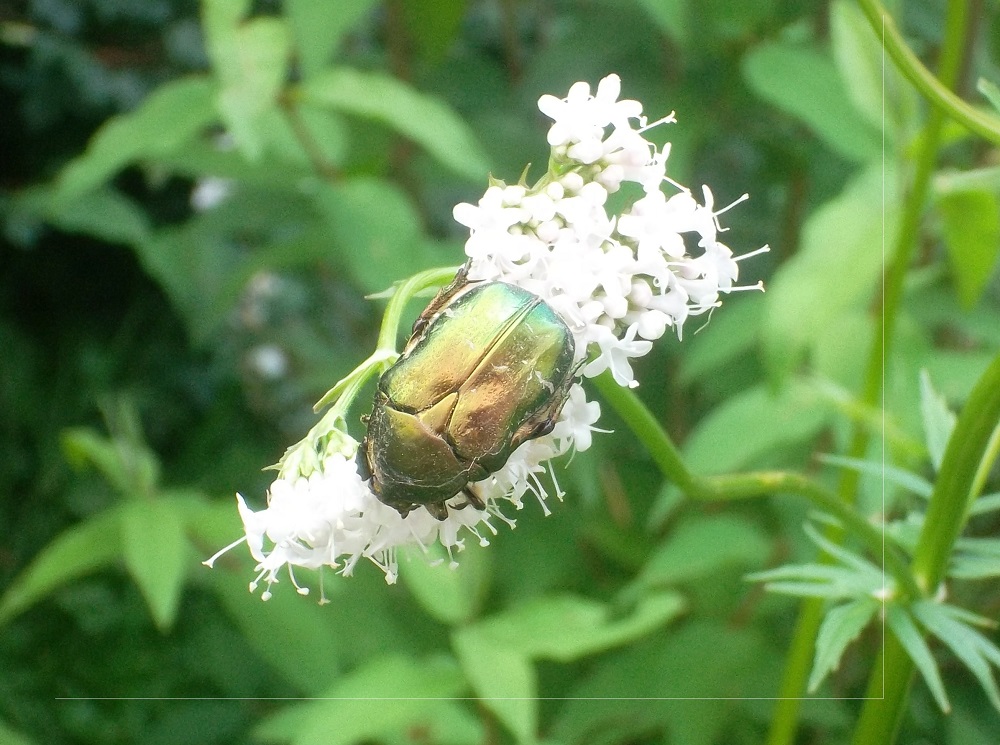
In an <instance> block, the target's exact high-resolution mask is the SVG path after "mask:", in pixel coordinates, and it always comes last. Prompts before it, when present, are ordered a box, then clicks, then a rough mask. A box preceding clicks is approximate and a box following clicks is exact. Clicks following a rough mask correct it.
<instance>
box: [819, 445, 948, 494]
mask: <svg viewBox="0 0 1000 745" xmlns="http://www.w3.org/2000/svg"><path fill="white" fill-rule="evenodd" d="M819 460H820V461H821V462H823V463H827V464H829V465H831V466H840V467H841V468H847V469H850V470H852V471H856V472H857V473H866V474H869V475H871V476H879V477H883V476H884V477H885V480H886V481H887V482H888V483H891V484H895V485H896V486H898V487H900V488H902V489H905V490H906V491H908V492H910V493H911V494H916V495H917V496H918V497H924V498H929V497H930V496H931V492H932V491H933V490H934V485H933V484H932V483H931V482H930V481H928V480H927V479H925V478H924V477H923V476H920V475H919V474H916V473H913V472H912V471H907V470H906V469H903V468H899V467H897V466H887V465H885V464H883V463H877V462H875V461H869V460H862V459H861V458H848V457H845V456H841V455H827V454H825V453H823V454H821V455H820V456H819Z"/></svg>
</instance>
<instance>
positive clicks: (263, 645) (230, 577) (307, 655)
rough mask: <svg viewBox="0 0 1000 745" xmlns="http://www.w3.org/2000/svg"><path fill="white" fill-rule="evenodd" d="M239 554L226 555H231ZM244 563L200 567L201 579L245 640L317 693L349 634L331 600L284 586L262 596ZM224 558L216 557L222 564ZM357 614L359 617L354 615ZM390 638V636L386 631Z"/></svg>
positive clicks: (331, 675)
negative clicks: (237, 569) (235, 568)
mask: <svg viewBox="0 0 1000 745" xmlns="http://www.w3.org/2000/svg"><path fill="white" fill-rule="evenodd" d="M236 558H238V557H230V558H229V561H234V560H235V559H236ZM240 564H245V566H244V571H243V572H242V573H240V574H237V573H234V572H228V571H225V570H223V569H222V568H216V569H205V570H204V571H203V572H202V573H201V577H200V579H202V581H205V582H208V583H210V584H211V587H212V588H213V590H214V591H215V594H216V596H217V597H218V598H219V599H220V600H221V601H222V604H223V606H224V607H225V609H226V611H227V613H228V615H229V617H230V619H232V622H233V624H234V625H235V626H236V628H237V629H238V630H239V632H240V634H241V635H242V636H243V637H244V638H245V639H246V641H247V643H248V644H249V645H250V646H251V647H252V648H253V649H254V650H255V651H256V652H257V653H258V654H259V655H260V657H261V658H262V659H264V660H266V661H267V662H269V663H270V664H271V666H272V667H273V668H274V669H275V670H276V671H278V672H279V673H280V674H281V675H282V676H283V677H284V679H285V680H287V681H288V682H289V683H290V684H291V685H293V686H295V689H296V691H298V692H301V693H303V694H305V695H307V696H318V695H320V694H321V692H322V691H323V690H325V689H326V687H327V686H329V685H330V683H331V681H333V680H334V679H335V678H336V677H337V674H338V672H339V671H340V668H341V662H340V652H341V650H342V648H343V646H344V645H345V644H348V643H349V640H348V639H347V638H346V637H345V635H344V634H339V633H337V631H336V629H337V628H338V626H337V623H336V621H335V617H332V616H331V613H330V608H331V606H321V605H318V604H317V603H313V602H309V601H306V600H304V599H303V598H302V597H301V596H300V595H298V594H296V593H295V592H293V591H292V589H291V588H287V589H286V590H285V591H283V592H278V591H277V589H276V590H275V592H274V595H273V596H272V597H271V599H270V600H268V601H267V602H264V601H263V600H261V599H260V597H259V596H258V595H254V594H251V593H250V592H249V591H248V590H247V585H246V578H247V577H251V578H252V577H253V574H252V573H251V570H252V569H253V564H250V563H248V562H240ZM222 565H223V562H217V564H216V566H217V567H221V566H222ZM359 618H364V617H363V615H359ZM364 620H365V621H366V622H367V624H368V625H367V626H366V625H365V624H364V623H359V624H358V627H359V628H369V629H372V628H376V625H375V624H374V623H373V619H364ZM389 638H390V640H391V636H390V637H389Z"/></svg>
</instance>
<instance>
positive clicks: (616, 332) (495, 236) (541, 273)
mask: <svg viewBox="0 0 1000 745" xmlns="http://www.w3.org/2000/svg"><path fill="white" fill-rule="evenodd" d="M620 89H621V81H620V80H619V79H618V76H617V75H609V76H608V77H606V78H604V79H603V80H602V81H601V82H600V85H598V87H597V94H596V95H594V96H592V95H591V94H590V86H588V85H587V84H586V83H576V84H575V85H574V86H573V87H572V88H570V91H569V95H568V96H567V97H566V98H565V99H558V98H555V97H554V96H542V97H541V99H539V101H538V108H539V109H541V111H542V112H543V113H544V114H545V115H546V116H548V117H550V118H551V119H552V120H553V124H552V127H551V128H550V129H549V134H548V141H549V145H551V146H552V160H551V162H550V165H549V173H548V174H547V175H546V177H545V178H543V179H542V180H541V181H540V182H539V183H538V184H537V185H536V186H534V187H532V188H527V187H525V186H523V185H515V186H507V185H504V184H495V185H493V186H491V187H490V188H489V189H488V190H487V191H486V193H485V194H484V195H483V198H482V199H480V200H479V204H478V205H475V206H474V205H471V204H460V205H458V206H457V207H455V219H456V220H457V221H458V222H460V223H462V224H463V225H465V226H466V227H468V228H469V229H470V230H471V231H472V237H471V238H470V239H469V241H468V243H466V253H467V254H468V256H469V258H470V260H471V267H470V270H469V277H470V278H471V279H488V280H496V279H499V280H503V281H505V282H510V283H512V284H516V285H520V286H521V287H524V288H525V289H527V290H530V291H531V292H533V293H535V294H536V295H538V296H539V297H541V298H542V299H544V300H545V301H546V302H548V303H549V304H550V305H551V306H552V307H553V308H555V309H556V310H558V311H559V312H560V313H561V314H562V315H563V316H564V317H565V318H566V320H567V322H568V323H569V325H570V328H571V329H572V330H573V332H574V335H575V336H576V343H577V349H579V350H587V352H588V353H589V354H590V358H591V361H590V362H589V363H588V364H587V366H586V367H585V368H584V370H583V374H584V375H585V376H587V377H593V376H595V375H599V374H600V373H602V372H604V371H605V370H607V369H610V370H611V373H612V374H613V376H614V378H615V380H616V381H617V382H618V384H619V385H627V386H632V387H634V386H636V385H638V383H637V382H636V380H635V378H634V376H633V373H632V368H631V365H630V364H629V358H633V357H641V356H642V355H644V354H646V353H647V352H649V350H650V349H651V348H652V344H651V343H650V342H651V341H652V340H655V339H658V338H660V337H661V336H663V334H664V332H665V331H666V329H667V328H668V327H671V328H673V329H675V331H676V333H677V336H678V338H679V337H680V336H681V331H682V328H683V325H684V321H685V320H687V318H688V317H689V316H693V315H698V314H700V313H704V312H706V311H708V310H711V309H712V308H715V307H716V306H718V305H719V304H720V303H719V293H720V292H730V291H732V290H733V289H744V288H734V286H733V283H734V282H735V280H736V278H737V275H738V269H737V265H736V262H737V261H738V260H739V259H734V258H733V252H732V251H731V250H730V249H729V248H728V247H726V246H725V245H724V244H722V243H721V242H719V240H718V238H717V236H718V232H719V226H718V223H717V221H716V215H718V214H720V213H721V212H724V211H725V210H720V211H719V212H715V211H713V198H712V193H711V192H710V191H709V190H708V188H707V187H704V198H705V204H704V205H701V204H698V202H696V201H695V199H694V198H693V197H692V196H691V193H690V192H689V191H688V190H687V189H684V188H683V187H681V186H679V185H678V184H676V183H675V182H674V181H672V180H670V179H669V178H667V176H666V161H667V155H668V153H669V149H668V147H665V148H663V149H662V150H659V151H658V150H657V149H656V147H655V146H654V145H653V144H652V143H650V142H649V141H648V140H646V139H645V138H644V137H643V136H642V133H643V132H644V131H646V130H648V129H650V128H651V127H653V126H656V125H658V124H662V123H666V122H672V121H673V117H672V115H671V116H670V117H667V118H665V119H661V120H660V121H658V122H655V123H653V124H651V125H647V123H646V120H645V118H644V117H643V116H642V105H641V104H640V103H639V102H638V101H630V100H624V101H619V100H618V95H619V92H620ZM633 122H634V123H635V125H636V126H633ZM629 181H630V182H634V183H636V184H638V185H639V186H641V187H642V192H643V196H641V198H639V199H638V200H637V201H635V203H634V204H632V206H631V207H630V208H629V209H627V210H625V211H624V212H623V213H622V214H621V215H619V216H617V217H615V216H610V215H608V213H607V211H606V209H605V204H606V202H607V199H608V195H609V194H612V193H614V192H616V191H618V190H619V189H620V188H621V185H622V183H623V182H629ZM665 183H666V184H667V185H668V187H670V189H671V190H672V191H674V192H675V193H674V194H673V195H672V196H669V197H668V196H667V195H666V194H665V193H664V192H663V191H662V187H663V185H664V184H665ZM745 198H746V195H744V196H743V197H741V198H740V200H738V201H743V199H745ZM734 204H735V203H734ZM731 206H733V205H730V207H731ZM726 209H729V208H728V207H727V208H726ZM685 234H693V235H692V236H690V237H687V238H686V237H685ZM762 250H766V248H765V249H762ZM756 253H757V252H754V254H756ZM754 254H747V255H746V256H742V257H739V258H740V259H742V258H746V257H747V256H751V255H754ZM756 287H759V285H756V286H755V288H756Z"/></svg>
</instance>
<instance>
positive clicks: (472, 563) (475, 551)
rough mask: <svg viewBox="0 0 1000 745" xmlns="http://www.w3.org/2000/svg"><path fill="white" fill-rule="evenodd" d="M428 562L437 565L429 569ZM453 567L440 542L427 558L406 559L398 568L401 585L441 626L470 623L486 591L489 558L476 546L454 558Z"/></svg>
mask: <svg viewBox="0 0 1000 745" xmlns="http://www.w3.org/2000/svg"><path fill="white" fill-rule="evenodd" d="M432 559H436V560H437V562H436V564H434V565H433V566H432ZM456 559H457V561H456V563H455V564H454V565H452V564H451V562H450V561H449V559H448V555H447V554H446V553H445V551H444V549H443V547H442V546H441V544H440V543H435V544H433V545H432V546H430V547H428V555H421V556H410V557H407V559H406V560H404V561H401V562H400V565H399V569H400V575H401V576H402V578H403V584H404V585H406V587H407V589H409V590H410V592H412V593H413V596H414V597H415V598H416V599H417V602H418V603H420V605H421V607H422V608H423V609H424V610H425V611H427V613H428V614H429V615H431V616H433V617H434V618H436V619H437V620H439V621H441V622H442V623H446V624H449V625H452V626H454V625H456V624H459V623H465V622H467V621H471V620H472V619H473V618H474V617H475V616H476V615H477V612H478V610H479V607H480V605H481V604H482V602H483V599H484V598H485V596H486V592H487V590H488V589H489V571H490V564H489V561H490V556H489V554H488V553H487V552H486V551H483V550H482V548H481V547H480V546H478V545H476V544H473V545H471V546H468V547H466V548H465V550H463V551H462V553H461V555H460V556H458V557H456Z"/></svg>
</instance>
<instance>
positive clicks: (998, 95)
mask: <svg viewBox="0 0 1000 745" xmlns="http://www.w3.org/2000/svg"><path fill="white" fill-rule="evenodd" d="M976 90H977V91H979V92H980V93H982V94H983V95H984V96H985V97H986V100H987V101H989V102H990V103H991V104H993V108H994V109H996V110H997V112H1000V88H998V87H997V85H996V84H995V83H993V82H991V81H989V80H987V79H986V78H979V80H977V81H976Z"/></svg>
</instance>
